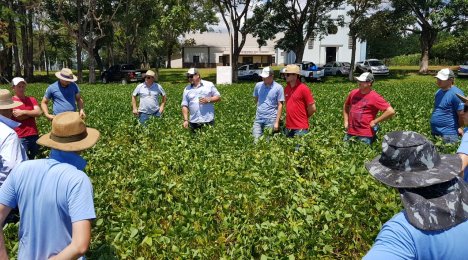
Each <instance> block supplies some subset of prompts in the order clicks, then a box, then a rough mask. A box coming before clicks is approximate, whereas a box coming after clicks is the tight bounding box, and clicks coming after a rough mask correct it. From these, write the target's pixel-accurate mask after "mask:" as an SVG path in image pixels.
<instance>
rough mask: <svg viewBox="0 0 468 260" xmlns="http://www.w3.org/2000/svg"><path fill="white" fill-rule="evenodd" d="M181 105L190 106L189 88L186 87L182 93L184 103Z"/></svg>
mask: <svg viewBox="0 0 468 260" xmlns="http://www.w3.org/2000/svg"><path fill="white" fill-rule="evenodd" d="M180 105H181V106H183V107H188V106H189V100H188V91H187V89H184V93H183V94H182V103H181V104H180Z"/></svg>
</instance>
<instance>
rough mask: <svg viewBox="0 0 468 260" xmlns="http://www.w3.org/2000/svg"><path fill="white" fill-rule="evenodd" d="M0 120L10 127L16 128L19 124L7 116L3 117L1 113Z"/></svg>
mask: <svg viewBox="0 0 468 260" xmlns="http://www.w3.org/2000/svg"><path fill="white" fill-rule="evenodd" d="M0 122H2V123H4V124H5V125H7V126H8V127H9V128H11V129H14V128H17V127H18V126H20V125H21V123H18V122H16V121H13V120H11V119H9V118H7V117H4V116H2V115H0Z"/></svg>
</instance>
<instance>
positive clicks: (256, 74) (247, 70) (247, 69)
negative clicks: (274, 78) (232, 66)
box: [237, 64, 262, 80]
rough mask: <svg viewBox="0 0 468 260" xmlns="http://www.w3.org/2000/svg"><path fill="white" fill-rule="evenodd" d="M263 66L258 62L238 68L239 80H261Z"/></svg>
mask: <svg viewBox="0 0 468 260" xmlns="http://www.w3.org/2000/svg"><path fill="white" fill-rule="evenodd" d="M261 73H262V68H260V67H259V66H258V65H257V64H245V65H242V66H240V67H239V68H238V69H237V79H239V80H259V79H260V74H261Z"/></svg>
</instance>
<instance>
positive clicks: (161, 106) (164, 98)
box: [159, 95, 167, 114]
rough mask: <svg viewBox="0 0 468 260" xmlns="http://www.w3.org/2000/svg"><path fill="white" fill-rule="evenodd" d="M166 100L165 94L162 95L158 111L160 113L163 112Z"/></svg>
mask: <svg viewBox="0 0 468 260" xmlns="http://www.w3.org/2000/svg"><path fill="white" fill-rule="evenodd" d="M166 101H167V97H166V95H164V96H162V99H161V105H160V106H159V113H161V114H162V113H163V112H164V107H165V106H166Z"/></svg>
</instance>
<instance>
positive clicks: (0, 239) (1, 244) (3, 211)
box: [0, 204, 11, 260]
mask: <svg viewBox="0 0 468 260" xmlns="http://www.w3.org/2000/svg"><path fill="white" fill-rule="evenodd" d="M10 211H11V208H10V207H7V206H5V205H3V204H0V224H2V225H3V223H4V222H5V219H6V217H7V216H8V214H9V213H10ZM0 259H2V260H3V259H8V253H7V251H6V247H5V239H4V236H3V228H0Z"/></svg>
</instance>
